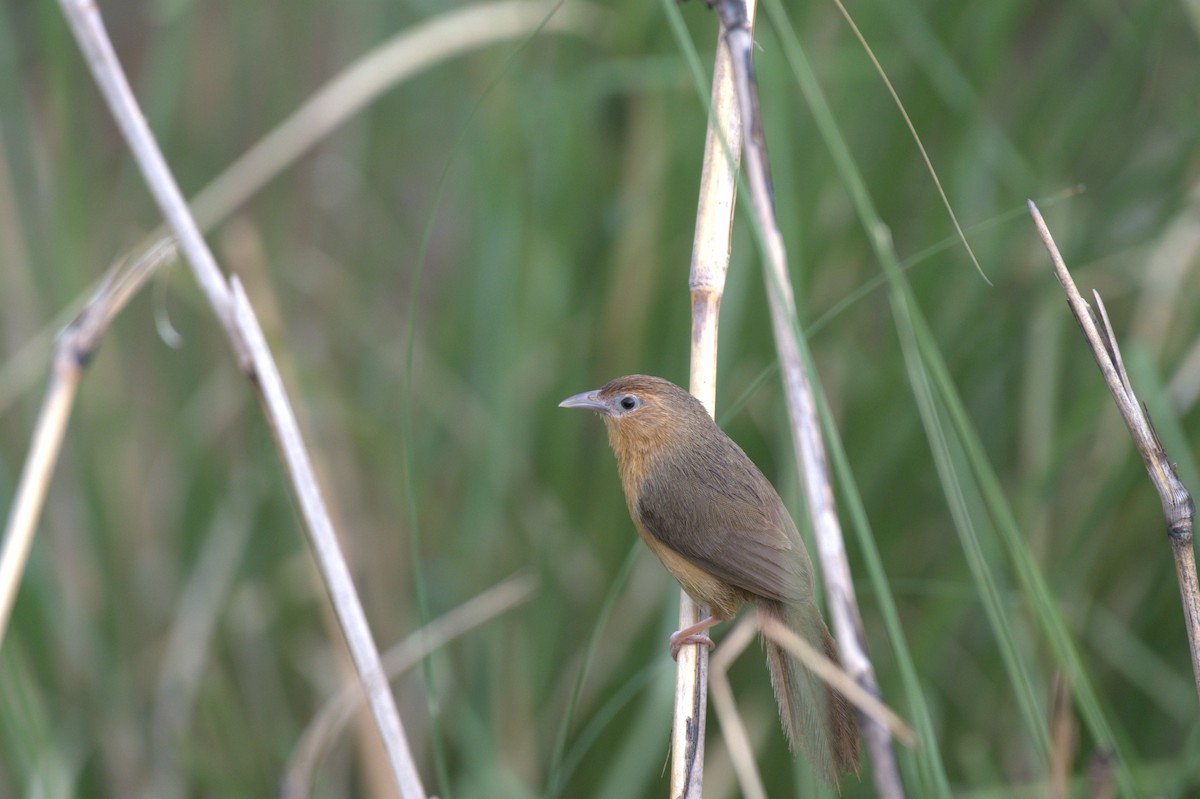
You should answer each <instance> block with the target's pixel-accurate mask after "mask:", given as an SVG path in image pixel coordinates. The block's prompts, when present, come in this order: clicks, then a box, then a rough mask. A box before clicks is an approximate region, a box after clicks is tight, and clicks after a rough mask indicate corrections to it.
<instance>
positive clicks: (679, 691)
mask: <svg viewBox="0 0 1200 799" xmlns="http://www.w3.org/2000/svg"><path fill="white" fill-rule="evenodd" d="M752 9H753V3H751V13H752ZM724 34H725V31H724V28H723V27H722V29H721V32H720V35H719V36H718V38H717V53H716V62H715V64H714V65H713V85H712V114H711V115H710V117H709V120H708V132H707V134H706V135H705V141H704V162H703V167H702V169H701V173H700V197H699V202H698V204H697V210H696V232H695V236H694V238H693V243H692V264H691V269H690V272H689V275H688V289H689V290H690V292H691V298H692V354H691V368H690V377H689V383H690V390H691V392H692V394H694V395H695V396H696V398H697V399H699V400H700V402H702V403H703V404H704V407H705V408H706V409H707V410H708V412H709V414H715V413H716V390H717V338H718V336H717V329H718V322H719V317H720V310H721V296H722V294H723V293H724V291H725V275H726V274H727V272H728V271H729V248H730V236H731V231H732V228H733V209H734V204H735V201H736V199H737V171H738V160H739V159H738V155H739V153H740V152H741V140H742V125H741V118H740V116H739V114H738V107H737V93H736V89H735V87H734V83H733V70H732V63H731V61H730V58H729V51H728V50H727V48H725V47H722V46H721V41H722V40H723V38H724ZM699 620H700V608H699V607H698V606H697V605H696V603H695V602H693V601H692V598H691V597H690V596H688V594H687V592H686V591H680V594H679V627H680V629H683V628H685V627H690V626H691V625H693V624H695V623H696V622H698V621H699ZM675 675H676V677H675V716H674V723H673V725H672V728H671V797H672V799H699V797H700V795H701V793H702V790H703V785H704V729H705V719H706V716H707V703H708V702H707V698H708V650H707V649H705V648H704V647H702V646H698V645H693V646H685V647H683V648H682V649H680V650H679V658H678V660H677V663H676V672H675Z"/></svg>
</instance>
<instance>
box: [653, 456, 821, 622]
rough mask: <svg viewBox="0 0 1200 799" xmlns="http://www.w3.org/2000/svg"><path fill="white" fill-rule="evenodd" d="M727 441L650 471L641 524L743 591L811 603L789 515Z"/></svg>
mask: <svg viewBox="0 0 1200 799" xmlns="http://www.w3.org/2000/svg"><path fill="white" fill-rule="evenodd" d="M721 438H722V439H723V440H722V441H720V442H719V443H716V442H715V446H712V447H710V448H705V449H697V450H694V451H692V452H689V453H688V454H687V455H686V456H682V457H681V456H679V455H678V454H676V455H675V456H674V457H672V458H669V459H665V460H666V463H663V462H662V461H660V467H659V468H655V469H652V470H650V474H649V475H648V476H647V478H646V479H645V480H644V482H643V483H642V486H641V490H640V492H639V493H638V503H637V514H638V517H639V518H638V520H639V522H640V523H641V525H642V526H643V527H644V528H645V530H646V532H648V533H649V534H650V535H652V536H653V537H654V539H655V540H656V541H658V542H660V543H662V544H663V545H664V546H667V547H669V548H670V549H671V550H672V551H674V552H677V553H678V554H679V555H681V556H683V557H684V558H685V559H687V560H688V561H689V562H690V563H693V564H695V565H696V566H698V567H700V568H702V569H704V570H705V571H707V572H709V573H710V574H712V575H713V576H715V577H717V578H719V579H720V580H723V581H725V582H727V583H729V584H730V585H733V586H736V587H737V588H740V589H741V590H743V591H746V592H748V593H751V594H755V595H757V596H762V597H767V598H769V599H774V600H777V601H783V602H788V603H795V602H798V601H801V600H805V599H810V598H811V597H812V592H813V585H812V565H811V563H810V562H809V559H808V553H807V552H806V551H805V549H804V544H803V542H801V540H800V536H799V534H798V533H797V532H796V527H795V525H794V524H793V523H792V519H791V517H790V516H789V515H788V512H787V509H786V508H784V506H783V502H782V501H781V500H780V499H779V495H778V494H777V493H775V489H774V487H773V486H772V485H771V484H770V482H768V481H767V479H766V478H765V477H763V475H762V473H761V472H760V471H759V470H758V467H756V466H755V465H754V464H753V462H751V460H750V459H749V458H748V457H747V456H746V455H745V453H743V452H742V450H741V449H740V448H739V447H738V446H737V445H736V444H735V443H733V441H732V440H730V439H729V438H727V437H725V436H724V435H723V434H722V436H721ZM727 448H728V449H727ZM668 464H669V465H668Z"/></svg>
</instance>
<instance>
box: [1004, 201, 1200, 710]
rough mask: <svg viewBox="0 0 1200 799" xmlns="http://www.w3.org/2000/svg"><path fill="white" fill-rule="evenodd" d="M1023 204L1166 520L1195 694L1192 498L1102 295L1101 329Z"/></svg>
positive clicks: (1199, 688) (1198, 646)
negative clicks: (1139, 391) (1132, 375)
mask: <svg viewBox="0 0 1200 799" xmlns="http://www.w3.org/2000/svg"><path fill="white" fill-rule="evenodd" d="M1028 205H1029V213H1030V215H1031V216H1032V217H1033V223H1034V225H1035V226H1036V227H1037V231H1038V235H1039V236H1040V237H1041V239H1042V243H1043V244H1044V245H1045V246H1046V250H1047V251H1048V252H1049V253H1050V260H1051V262H1052V263H1053V264H1054V274H1055V276H1056V277H1057V278H1058V282H1059V284H1060V285H1061V286H1062V289H1063V292H1064V293H1065V294H1066V295H1067V304H1068V305H1069V306H1070V308H1071V313H1072V314H1073V315H1074V316H1075V321H1076V322H1078V323H1079V329H1080V330H1081V331H1082V332H1083V336H1084V338H1085V339H1086V340H1087V343H1088V346H1089V347H1090V348H1091V350H1092V356H1093V357H1094V358H1095V359H1096V365H1097V366H1099V367H1100V374H1101V375H1103V377H1104V382H1105V383H1106V384H1107V385H1108V390H1109V393H1110V394H1112V398H1113V400H1114V401H1115V402H1116V404H1117V410H1119V411H1120V412H1121V418H1123V419H1124V420H1125V426H1126V427H1128V428H1129V433H1130V435H1131V436H1133V443H1134V445H1135V446H1136V447H1137V451H1138V454H1140V455H1141V456H1142V463H1144V464H1145V466H1146V471H1147V473H1148V474H1149V475H1150V482H1152V483H1153V484H1154V488H1155V489H1156V490H1157V491H1158V498H1159V501H1160V503H1161V504H1162V510H1163V517H1164V518H1165V519H1166V522H1167V539H1168V540H1169V541H1170V542H1171V552H1172V555H1173V556H1174V558H1175V570H1176V573H1177V576H1178V578H1179V596H1180V601H1181V603H1182V604H1183V617H1184V621H1185V623H1186V625H1187V637H1188V649H1189V651H1190V652H1191V655H1192V674H1193V676H1194V678H1195V680H1196V692H1197V695H1198V696H1200V586H1198V585H1197V581H1196V554H1195V550H1194V549H1193V547H1192V522H1193V519H1194V517H1195V515H1196V508H1195V505H1193V503H1192V497H1191V494H1189V493H1188V490H1187V488H1186V487H1185V486H1184V485H1183V481H1182V480H1180V479H1179V474H1178V473H1177V472H1176V471H1175V464H1173V463H1172V462H1171V460H1170V458H1168V457H1167V452H1166V450H1165V449H1164V448H1163V445H1162V442H1161V441H1160V440H1159V438H1158V433H1157V432H1156V431H1155V430H1154V425H1153V424H1152V423H1151V421H1150V417H1149V416H1148V415H1147V414H1146V411H1145V408H1144V407H1143V406H1142V403H1141V402H1140V401H1139V400H1138V398H1137V395H1136V394H1134V392H1133V386H1132V385H1131V384H1130V382H1129V375H1128V374H1126V373H1125V364H1124V363H1123V362H1122V361H1121V349H1120V347H1119V346H1118V345H1117V337H1116V335H1114V333H1113V329H1112V325H1111V324H1109V321H1108V312H1107V311H1105V309H1104V302H1103V300H1101V299H1100V295H1099V294H1098V293H1097V292H1095V291H1093V292H1092V297H1093V298H1094V299H1095V300H1096V308H1097V309H1098V311H1099V315H1100V320H1099V321H1100V323H1101V324H1102V325H1103V326H1104V330H1103V332H1101V330H1100V329H1099V327H1098V326H1097V324H1096V322H1097V320H1096V317H1095V315H1093V313H1092V309H1091V308H1090V307H1089V306H1088V304H1087V301H1086V300H1084V299H1083V296H1082V295H1080V293H1079V289H1078V288H1076V286H1075V281H1074V280H1072V279H1071V273H1070V272H1068V271H1067V265H1066V263H1065V262H1064V261H1063V257H1062V253H1060V252H1059V250H1058V246H1057V245H1056V244H1055V243H1054V237H1053V236H1051V235H1050V229H1049V228H1048V227H1046V220H1045V219H1043V218H1042V214H1041V212H1040V211H1039V210H1038V208H1037V206H1036V205H1034V203H1033V201H1032V200H1030V201H1029V203H1028Z"/></svg>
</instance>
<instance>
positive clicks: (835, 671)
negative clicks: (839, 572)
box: [758, 613, 917, 747]
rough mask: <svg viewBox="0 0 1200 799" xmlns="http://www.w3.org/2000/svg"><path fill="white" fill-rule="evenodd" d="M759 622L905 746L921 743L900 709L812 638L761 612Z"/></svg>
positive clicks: (776, 641) (768, 632)
mask: <svg viewBox="0 0 1200 799" xmlns="http://www.w3.org/2000/svg"><path fill="white" fill-rule="evenodd" d="M758 625H759V627H760V628H761V629H762V632H763V635H765V636H767V637H768V638H770V639H771V640H772V641H774V642H775V643H777V644H779V645H780V646H782V647H783V648H784V649H786V650H788V651H789V652H791V653H792V655H793V656H795V658H796V659H797V660H799V661H800V662H801V663H803V664H804V667H805V668H806V669H808V670H809V671H811V672H813V673H814V674H816V675H817V676H818V677H820V678H821V679H822V680H824V681H825V682H826V683H828V684H829V685H830V686H832V687H833V688H836V689H837V690H838V691H839V692H840V693H841V694H842V695H843V696H845V697H846V699H847V700H848V701H849V702H850V703H851V704H853V705H854V706H855V707H856V708H858V711H859V712H860V713H862V714H863V715H864V716H866V717H867V718H869V719H871V720H872V721H874V722H875V723H876V724H878V725H880V726H882V727H886V728H887V730H888V731H889V732H890V733H891V734H892V735H894V736H895V737H896V738H898V739H899V740H900V742H901V743H903V744H904V745H905V746H908V747H914V746H916V745H917V734H916V733H915V732H913V728H912V727H911V726H909V725H908V724H907V723H906V722H905V721H904V719H902V718H900V716H899V715H897V713H896V711H894V710H892V709H891V708H890V707H888V706H887V705H885V704H884V703H883V702H882V701H881V700H880V699H879V697H878V696H877V695H876V694H874V693H872V692H870V691H867V690H866V689H864V688H863V687H862V686H861V685H859V684H858V682H857V681H855V679H854V678H853V677H851V676H850V674H849V673H847V672H846V671H845V670H844V669H842V667H841V666H839V665H838V664H837V663H835V662H833V661H832V660H830V659H829V658H827V657H825V655H824V653H822V652H820V651H818V650H817V649H816V648H814V647H813V645H812V644H810V643H809V642H808V641H806V640H804V639H803V638H802V637H800V636H799V635H796V633H794V632H793V631H792V630H790V629H788V627H787V626H786V625H784V624H782V623H781V622H779V621H778V620H777V619H773V618H771V617H770V616H765V615H763V614H761V613H760V614H758Z"/></svg>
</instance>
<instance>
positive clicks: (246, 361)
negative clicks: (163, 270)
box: [56, 0, 426, 799]
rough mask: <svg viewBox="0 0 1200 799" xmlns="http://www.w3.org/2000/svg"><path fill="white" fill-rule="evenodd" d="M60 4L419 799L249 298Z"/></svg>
mask: <svg viewBox="0 0 1200 799" xmlns="http://www.w3.org/2000/svg"><path fill="white" fill-rule="evenodd" d="M60 5H61V6H62V9H63V13H64V15H65V16H66V18H67V21H68V23H69V24H70V26H71V30H72V32H73V33H74V35H75V38H76V41H77V43H78V44H79V47H80V50H81V51H82V52H83V54H84V57H85V59H86V61H87V63H88V66H89V68H90V69H91V71H92V75H93V77H94V78H95V79H96V82H97V84H98V85H99V87H100V90H101V93H102V94H103V96H104V99H105V101H106V102H107V104H108V106H109V110H110V111H111V112H112V114H113V117H114V118H115V119H116V122H117V125H118V127H119V128H120V130H121V133H122V135H123V136H124V137H125V140H126V143H127V144H128V146H129V149H130V151H131V152H132V154H133V156H134V159H135V160H136V161H137V164H138V167H139V168H140V169H141V171H142V175H143V178H144V179H145V181H146V184H147V187H148V188H149V189H150V192H151V194H152V195H153V196H154V199H155V201H156V202H157V204H158V206H159V208H160V210H161V211H162V213H163V216H164V218H165V219H166V221H167V224H168V226H169V227H170V229H171V232H172V233H173V234H174V236H175V239H176V241H177V242H178V243H179V249H180V251H181V252H182V254H183V255H184V257H185V258H186V260H187V262H188V264H189V265H190V266H191V268H192V272H193V274H194V276H195V277H196V280H197V282H198V283H199V284H200V287H201V289H202V291H203V292H204V295H205V297H206V299H207V300H208V302H209V304H210V306H211V307H212V310H213V312H214V314H215V315H216V317H217V319H218V321H219V322H220V323H221V326H222V327H223V328H224V330H225V333H226V336H227V338H228V339H229V342H230V344H231V346H232V347H233V350H234V353H235V354H236V356H237V358H238V362H239V364H240V365H241V366H242V367H243V369H245V370H247V373H248V376H249V377H250V378H251V382H252V383H253V384H254V386H255V388H256V389H257V390H258V392H259V396H260V399H261V400H262V403H263V406H264V409H265V411H266V413H267V418H268V420H269V421H270V423H271V428H272V431H273V432H274V434H275V438H276V443H277V445H278V447H279V449H280V451H281V454H282V456H283V460H284V464H285V466H286V468H287V473H288V476H289V478H290V479H291V481H292V486H293V490H294V491H295V493H296V497H297V500H298V503H299V505H300V509H301V512H302V515H303V517H304V520H305V523H306V525H307V528H306V529H307V531H308V533H309V540H310V544H311V545H312V547H313V550H314V554H315V556H316V560H317V564H318V566H319V568H320V570H321V575H322V577H323V578H324V579H325V583H326V588H327V589H328V591H329V594H330V599H331V601H332V604H333V606H334V610H335V612H336V613H337V617H338V621H339V623H340V624H341V626H342V632H343V634H344V635H345V638H346V643H347V646H348V648H349V650H350V653H351V656H352V658H353V660H354V664H355V667H356V669H357V671H358V675H359V679H360V680H361V682H362V685H363V690H364V692H365V693H366V695H367V697H368V701H369V703H370V705H371V710H372V713H373V715H374V717H375V723H376V726H377V728H378V730H379V733H380V737H381V738H382V741H383V746H384V751H385V752H386V754H387V758H388V762H389V765H390V766H391V769H392V773H393V776H394V778H395V781H396V787H397V789H398V790H399V792H400V795H401V796H403V797H404V799H424V797H425V795H426V794H425V790H424V788H423V787H422V785H421V779H420V776H419V774H418V773H417V769H416V764H415V763H414V762H413V758H412V753H411V751H410V750H409V747H408V741H407V739H406V738H405V735H404V729H403V726H402V724H401V722H400V714H399V713H398V712H397V710H396V703H395V699H394V698H393V697H392V694H391V690H390V688H389V686H388V683H387V679H386V677H385V675H384V671H383V666H382V663H381V662H380V657H379V651H378V649H377V648H376V647H375V643H374V639H373V638H372V636H371V632H370V628H369V627H368V625H367V620H366V614H365V613H364V612H363V609H362V604H361V602H360V601H359V599H358V594H357V592H356V590H355V588H354V584H353V581H352V580H351V578H350V569H349V567H348V565H347V564H346V560H345V556H344V555H343V553H342V552H341V549H340V546H339V544H338V540H337V535H336V533H335V532H334V528H333V523H332V521H331V519H330V518H329V514H328V512H327V511H326V508H325V503H324V500H323V499H322V497H321V493H320V489H319V487H318V485H317V481H316V477H315V475H314V473H313V469H312V463H311V459H310V458H309V456H308V452H307V449H306V448H305V445H304V442H303V439H302V438H301V435H300V430H299V425H298V424H297V422H296V418H295V414H294V413H293V412H292V409H291V405H290V402H289V401H288V398H287V394H286V392H285V391H284V388H283V382H282V380H281V379H280V377H279V373H278V370H277V369H276V367H275V363H274V361H273V359H272V357H271V354H270V351H269V349H268V348H267V346H266V340H265V337H264V336H263V334H262V330H261V328H260V326H259V324H258V320H257V318H256V316H255V314H254V310H253V308H252V307H251V305H250V302H249V299H248V298H247V297H246V295H245V293H244V292H243V291H242V288H241V285H240V284H239V283H238V281H237V280H236V279H234V280H233V281H232V282H227V281H226V280H225V277H224V275H223V274H222V273H221V270H220V268H219V267H218V266H217V263H216V259H215V258H214V257H213V255H212V252H211V251H210V250H209V249H208V245H207V244H206V243H205V241H204V237H203V235H202V234H201V233H200V229H199V226H198V225H197V224H196V221H195V219H194V218H193V217H192V215H191V212H190V210H189V209H188V206H187V203H186V201H185V200H184V197H183V194H182V192H180V190H179V187H178V185H177V183H176V182H175V179H174V176H173V175H172V174H171V171H170V169H169V167H168V166H167V163H166V160H165V159H164V158H163V155H162V152H161V151H160V150H159V148H158V145H157V143H156V142H155V140H154V136H153V134H152V133H151V131H150V128H149V126H148V125H147V124H146V120H145V117H144V116H143V115H142V112H141V109H140V108H139V106H138V103H137V100H136V98H135V97H134V95H133V92H132V90H131V89H130V87H129V83H128V81H127V80H126V78H125V74H124V71H123V70H122V69H121V65H120V62H119V61H118V60H117V57H116V53H115V52H114V51H113V47H112V43H111V41H110V40H109V38H108V34H107V32H106V31H105V29H104V23H103V20H102V19H101V17H100V11H99V9H98V8H97V7H96V5H95V4H94V3H92V2H88V0H60ZM56 443H57V442H56Z"/></svg>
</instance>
